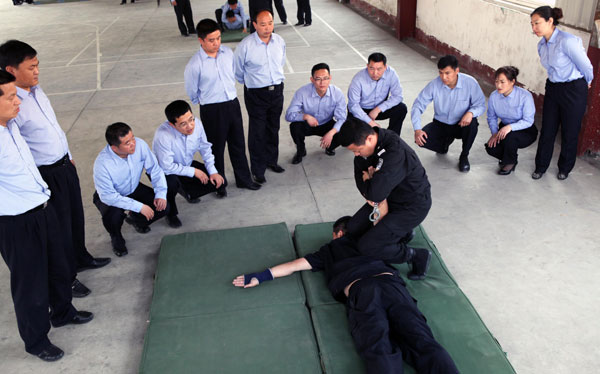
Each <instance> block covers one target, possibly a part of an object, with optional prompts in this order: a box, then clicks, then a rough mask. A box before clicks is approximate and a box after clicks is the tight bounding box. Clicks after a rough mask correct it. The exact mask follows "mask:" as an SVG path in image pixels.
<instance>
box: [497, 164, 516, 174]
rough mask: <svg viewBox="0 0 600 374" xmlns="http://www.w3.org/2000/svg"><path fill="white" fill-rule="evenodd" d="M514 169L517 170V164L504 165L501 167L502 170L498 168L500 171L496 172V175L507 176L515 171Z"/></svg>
mask: <svg viewBox="0 0 600 374" xmlns="http://www.w3.org/2000/svg"><path fill="white" fill-rule="evenodd" d="M516 168H517V163H514V164H506V165H503V166H502V168H500V170H498V174H499V175H508V174H510V173H512V172H513V171H515V169H516Z"/></svg>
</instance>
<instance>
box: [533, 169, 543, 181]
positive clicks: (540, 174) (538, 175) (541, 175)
mask: <svg viewBox="0 0 600 374" xmlns="http://www.w3.org/2000/svg"><path fill="white" fill-rule="evenodd" d="M543 176H544V173H543V172H538V171H534V172H533V173H531V178H533V179H540V178H541V177H543Z"/></svg>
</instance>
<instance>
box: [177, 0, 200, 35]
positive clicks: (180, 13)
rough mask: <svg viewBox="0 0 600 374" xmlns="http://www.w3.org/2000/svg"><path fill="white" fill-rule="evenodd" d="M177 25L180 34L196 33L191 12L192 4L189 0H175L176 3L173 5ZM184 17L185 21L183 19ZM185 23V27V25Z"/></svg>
mask: <svg viewBox="0 0 600 374" xmlns="http://www.w3.org/2000/svg"><path fill="white" fill-rule="evenodd" d="M173 9H174V10H175V17H176V18H177V26H178V27H179V32H180V33H181V35H184V36H188V35H190V34H192V35H196V25H194V16H193V14H192V5H191V4H190V0H177V5H173ZM184 18H185V23H183V19H184ZM186 24H187V27H186Z"/></svg>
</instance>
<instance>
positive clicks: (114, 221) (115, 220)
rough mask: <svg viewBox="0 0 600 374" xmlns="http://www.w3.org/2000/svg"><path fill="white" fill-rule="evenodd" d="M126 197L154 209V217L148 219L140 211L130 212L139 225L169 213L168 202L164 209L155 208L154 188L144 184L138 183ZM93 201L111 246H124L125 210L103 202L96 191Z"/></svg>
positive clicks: (151, 221) (148, 223)
mask: <svg viewBox="0 0 600 374" xmlns="http://www.w3.org/2000/svg"><path fill="white" fill-rule="evenodd" d="M127 197H129V198H132V199H134V200H136V201H139V202H140V203H142V204H145V205H148V206H149V207H150V208H152V210H154V217H152V219H151V220H150V221H148V220H147V219H146V217H144V215H142V214H141V213H136V212H130V214H131V218H133V220H134V221H135V223H136V224H137V225H139V226H142V227H144V226H148V225H150V224H151V223H153V222H154V221H156V220H159V219H161V218H162V217H164V216H166V215H167V214H168V213H169V209H170V206H169V203H168V202H167V208H166V209H165V210H163V211H160V212H159V211H157V210H156V207H155V206H154V190H153V189H152V188H150V187H148V186H146V185H145V184H142V183H140V184H138V186H137V188H136V189H135V191H133V193H131V194H130V195H127ZM93 202H94V205H96V208H98V210H99V211H100V215H102V224H103V225H104V228H105V229H106V231H108V233H109V234H110V238H111V241H112V245H113V247H114V248H125V239H124V238H123V234H121V227H123V221H124V220H125V210H124V209H121V208H117V207H115V206H110V205H106V204H104V203H103V202H102V200H100V196H98V192H94V198H93Z"/></svg>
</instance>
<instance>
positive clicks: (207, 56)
mask: <svg viewBox="0 0 600 374" xmlns="http://www.w3.org/2000/svg"><path fill="white" fill-rule="evenodd" d="M222 52H223V47H222V46H221V47H219V50H218V51H217V56H216V57H210V56H209V55H208V54H206V51H205V50H204V48H202V47H200V58H201V59H202V60H208V59H209V58H214V59H215V60H216V59H217V57H219V53H222Z"/></svg>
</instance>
